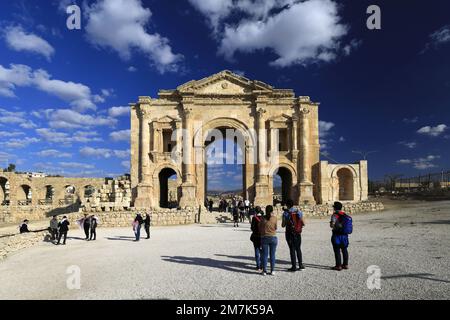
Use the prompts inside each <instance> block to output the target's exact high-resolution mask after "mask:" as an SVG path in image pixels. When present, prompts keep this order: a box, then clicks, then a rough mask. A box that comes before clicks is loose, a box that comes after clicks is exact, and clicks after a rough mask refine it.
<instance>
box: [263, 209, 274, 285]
mask: <svg viewBox="0 0 450 320" xmlns="http://www.w3.org/2000/svg"><path fill="white" fill-rule="evenodd" d="M259 230H260V234H261V244H262V249H263V263H262V264H263V265H262V267H263V271H262V275H263V276H265V275H267V274H269V275H274V274H275V271H274V270H275V253H276V249H277V245H278V238H277V217H276V215H274V214H273V206H270V205H269V206H267V207H266V215H265V217H264V218H263V219H262V220H261V223H260V229H259ZM269 255H270V272H267V260H268V258H269Z"/></svg>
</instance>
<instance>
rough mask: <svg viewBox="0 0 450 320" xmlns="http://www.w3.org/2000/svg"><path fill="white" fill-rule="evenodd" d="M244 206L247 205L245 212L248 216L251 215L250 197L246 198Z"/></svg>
mask: <svg viewBox="0 0 450 320" xmlns="http://www.w3.org/2000/svg"><path fill="white" fill-rule="evenodd" d="M244 206H245V214H246V215H247V217H248V216H249V214H248V211H249V210H250V201H249V200H248V199H245V200H244Z"/></svg>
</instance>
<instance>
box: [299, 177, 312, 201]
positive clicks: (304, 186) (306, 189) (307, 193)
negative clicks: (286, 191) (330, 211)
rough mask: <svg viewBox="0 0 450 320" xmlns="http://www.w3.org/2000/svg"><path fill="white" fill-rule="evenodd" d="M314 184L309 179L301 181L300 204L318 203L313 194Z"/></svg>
mask: <svg viewBox="0 0 450 320" xmlns="http://www.w3.org/2000/svg"><path fill="white" fill-rule="evenodd" d="M313 187H314V184H313V183H312V182H309V181H304V182H300V183H299V192H300V196H299V198H298V204H299V205H302V204H316V200H315V199H314V194H313Z"/></svg>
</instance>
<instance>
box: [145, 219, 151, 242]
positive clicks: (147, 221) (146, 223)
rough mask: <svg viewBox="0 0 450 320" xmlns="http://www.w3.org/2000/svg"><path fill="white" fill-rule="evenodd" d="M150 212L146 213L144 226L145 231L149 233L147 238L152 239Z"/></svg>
mask: <svg viewBox="0 0 450 320" xmlns="http://www.w3.org/2000/svg"><path fill="white" fill-rule="evenodd" d="M150 222H151V219H150V214H149V213H146V214H145V220H144V227H145V232H146V233H147V238H146V239H150Z"/></svg>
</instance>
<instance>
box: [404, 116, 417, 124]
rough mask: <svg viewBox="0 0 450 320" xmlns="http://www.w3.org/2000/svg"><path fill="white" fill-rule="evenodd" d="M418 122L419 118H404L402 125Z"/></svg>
mask: <svg viewBox="0 0 450 320" xmlns="http://www.w3.org/2000/svg"><path fill="white" fill-rule="evenodd" d="M418 121H419V117H414V118H404V119H403V122H404V123H408V124H409V123H417V122H418Z"/></svg>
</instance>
